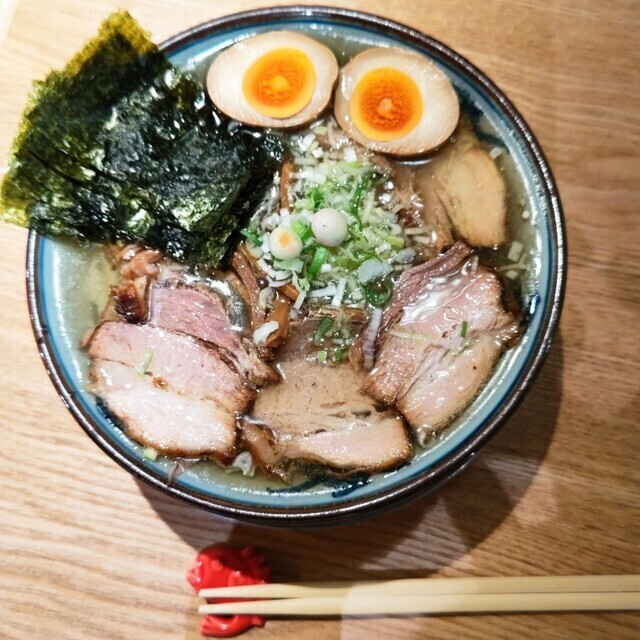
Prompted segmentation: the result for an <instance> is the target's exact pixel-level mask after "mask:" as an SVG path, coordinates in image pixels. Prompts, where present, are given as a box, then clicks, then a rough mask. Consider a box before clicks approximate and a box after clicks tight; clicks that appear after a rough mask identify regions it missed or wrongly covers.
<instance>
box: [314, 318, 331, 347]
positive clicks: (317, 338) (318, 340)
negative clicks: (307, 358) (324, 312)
mask: <svg viewBox="0 0 640 640" xmlns="http://www.w3.org/2000/svg"><path fill="white" fill-rule="evenodd" d="M332 326H333V319H332V318H330V317H329V316H325V317H324V318H322V320H320V322H319V323H318V326H317V328H316V332H315V334H314V336H313V344H315V345H316V346H317V347H320V346H322V339H323V338H324V336H325V334H326V333H327V331H329V329H331V327H332Z"/></svg>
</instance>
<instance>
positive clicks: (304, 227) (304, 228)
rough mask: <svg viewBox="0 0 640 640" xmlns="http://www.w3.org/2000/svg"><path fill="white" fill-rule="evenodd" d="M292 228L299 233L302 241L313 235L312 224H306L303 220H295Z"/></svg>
mask: <svg viewBox="0 0 640 640" xmlns="http://www.w3.org/2000/svg"><path fill="white" fill-rule="evenodd" d="M291 230H292V231H293V232H294V233H296V234H298V236H299V237H300V240H302V242H306V241H307V240H308V239H309V238H310V237H311V236H312V235H313V231H312V230H311V226H310V225H308V224H305V223H304V222H302V221H301V220H294V222H293V224H292V225H291Z"/></svg>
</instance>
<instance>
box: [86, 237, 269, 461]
mask: <svg viewBox="0 0 640 640" xmlns="http://www.w3.org/2000/svg"><path fill="white" fill-rule="evenodd" d="M113 260H114V267H116V268H118V269H119V270H120V273H121V276H122V279H121V281H120V283H119V284H118V285H117V286H115V287H113V288H112V292H111V297H110V300H109V304H108V306H107V308H106V310H105V312H104V313H103V317H102V322H101V323H100V324H99V325H98V326H97V327H96V328H95V329H93V330H92V331H90V332H88V333H87V335H86V337H85V340H84V344H85V346H88V348H89V355H90V357H91V358H92V367H91V373H92V380H93V391H94V392H95V393H96V395H98V396H99V397H100V398H101V399H102V400H103V402H104V403H105V405H106V406H107V408H108V409H109V410H110V412H111V413H112V415H113V416H114V417H115V418H116V419H117V420H118V421H119V422H120V423H121V424H122V426H123V428H124V429H125V431H126V432H127V433H128V434H129V435H130V436H131V437H132V438H133V439H134V440H136V441H137V442H139V443H141V444H144V445H147V446H150V447H153V448H154V449H156V450H157V451H159V452H161V453H164V454H167V455H172V456H189V457H194V456H210V457H215V458H217V459H219V460H221V461H222V462H225V463H226V462H229V461H230V460H231V459H232V457H233V456H234V455H235V453H236V439H237V436H236V420H237V416H238V415H239V414H241V413H243V412H244V411H246V410H247V408H248V407H249V406H250V404H251V403H252V402H253V400H254V398H255V395H256V391H255V386H258V385H260V384H264V383H266V382H274V381H277V380H278V379H279V377H278V375H277V374H276V372H275V371H274V370H273V369H271V367H269V366H268V365H266V364H265V363H264V362H263V361H262V360H261V359H260V358H259V357H258V354H257V353H256V348H255V346H254V345H253V344H252V343H251V342H250V341H249V340H248V339H247V338H245V337H244V336H243V333H242V332H241V330H240V328H239V327H238V326H235V325H234V323H239V322H240V318H241V316H242V308H241V307H242V304H241V303H240V302H238V301H234V300H235V298H234V294H233V292H232V290H231V288H230V286H229V283H228V282H225V281H224V280H219V281H215V282H214V281H201V280H199V279H198V278H197V277H195V276H192V275H189V274H188V273H187V271H186V268H185V267H184V266H183V265H178V264H177V263H175V262H173V261H170V260H167V259H162V258H161V256H160V255H159V254H158V253H157V252H153V251H145V250H141V248H140V247H137V246H135V245H133V246H128V247H125V248H124V249H120V250H118V251H114V253H113ZM209 285H210V286H209ZM214 288H215V290H214ZM218 290H219V291H220V295H219V294H218ZM235 297H236V298H237V297H238V296H237V295H236V296H235ZM238 300H239V298H238ZM238 305H240V307H238ZM232 320H233V322H232Z"/></svg>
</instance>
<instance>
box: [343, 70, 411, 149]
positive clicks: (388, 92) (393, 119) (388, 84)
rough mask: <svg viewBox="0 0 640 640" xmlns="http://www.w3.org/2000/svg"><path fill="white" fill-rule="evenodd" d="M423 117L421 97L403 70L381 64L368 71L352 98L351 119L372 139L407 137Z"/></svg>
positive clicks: (382, 140)
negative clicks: (381, 65) (377, 67)
mask: <svg viewBox="0 0 640 640" xmlns="http://www.w3.org/2000/svg"><path fill="white" fill-rule="evenodd" d="M421 117H422V97H421V95H420V90H419V89H418V87H417V86H416V83H415V82H414V81H413V80H412V79H411V78H410V77H409V76H408V75H407V74H406V73H404V72H402V71H400V70H398V69H394V68H392V67H380V68H379V69H373V70H372V71H369V72H368V73H365V74H364V75H363V76H362V78H360V80H359V81H358V84H357V85H356V88H355V90H354V92H353V95H352V97H351V119H352V120H353V123H354V124H355V126H356V127H357V128H358V130H359V131H360V132H361V133H362V134H363V135H365V136H366V137H367V138H369V139H370V140H376V141H380V142H386V141H388V140H397V139H398V138H402V137H404V136H406V135H407V134H408V133H409V132H411V131H412V130H413V129H415V127H416V126H417V124H418V122H420V118H421Z"/></svg>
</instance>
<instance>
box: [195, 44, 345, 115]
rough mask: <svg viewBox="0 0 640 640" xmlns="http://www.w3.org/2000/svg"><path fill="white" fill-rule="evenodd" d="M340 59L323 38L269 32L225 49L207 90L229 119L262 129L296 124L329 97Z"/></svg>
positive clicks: (320, 108)
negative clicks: (324, 43) (318, 39)
mask: <svg viewBox="0 0 640 640" xmlns="http://www.w3.org/2000/svg"><path fill="white" fill-rule="evenodd" d="M337 77H338V63H337V62H336V58H335V56H334V55H333V53H332V52H331V50H330V49H329V48H327V47H325V46H324V45H323V44H321V43H320V42H317V41H316V40H313V39H312V38H309V37H307V36H304V35H302V34H300V33H296V32H293V31H270V32H268V33H263V34H260V35H257V36H253V37H251V38H247V39H246V40H242V41H240V42H237V43H236V44H234V45H232V46H231V47H229V48H228V49H226V50H224V51H223V52H222V53H221V54H220V55H219V56H218V57H217V58H216V59H215V60H214V61H213V63H212V64H211V67H210V68H209V71H208V74H207V90H208V92H209V95H210V97H211V100H213V102H214V104H215V105H216V106H217V107H218V108H219V109H220V110H221V111H222V112H223V113H225V114H227V115H228V116H229V117H231V118H234V119H235V120H239V121H240V122H244V123H246V124H250V125H255V126H259V127H276V128H288V127H297V126H300V125H302V124H305V123H307V122H310V121H311V120H313V119H315V118H316V117H317V116H318V114H320V113H321V112H322V111H323V110H324V109H325V108H326V106H327V105H328V104H329V101H330V100H331V94H332V92H333V86H334V85H335V82H336V78H337Z"/></svg>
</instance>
